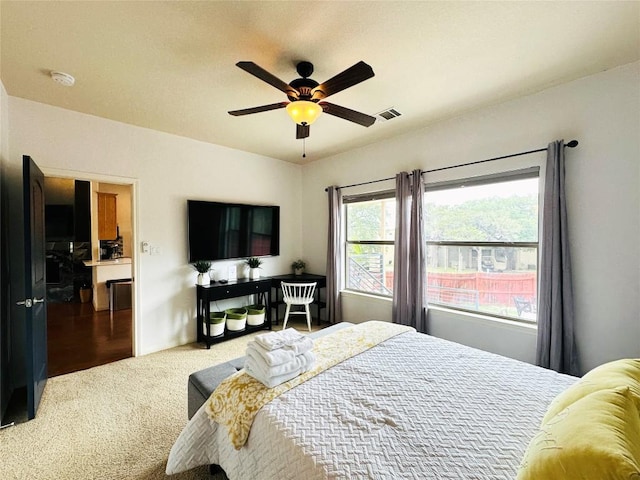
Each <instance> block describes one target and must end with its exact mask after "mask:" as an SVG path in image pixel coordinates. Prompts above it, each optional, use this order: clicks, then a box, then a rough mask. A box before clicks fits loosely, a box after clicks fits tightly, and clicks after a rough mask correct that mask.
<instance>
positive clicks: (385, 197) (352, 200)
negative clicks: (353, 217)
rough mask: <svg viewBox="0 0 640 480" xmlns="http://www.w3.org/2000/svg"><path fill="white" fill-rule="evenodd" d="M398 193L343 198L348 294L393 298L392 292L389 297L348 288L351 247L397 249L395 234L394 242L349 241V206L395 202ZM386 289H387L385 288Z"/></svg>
mask: <svg viewBox="0 0 640 480" xmlns="http://www.w3.org/2000/svg"><path fill="white" fill-rule="evenodd" d="M395 197H396V192H395V190H382V191H379V192H370V193H361V194H357V195H348V196H344V197H342V205H343V209H344V212H343V213H344V262H343V272H342V273H343V275H344V280H345V286H344V290H345V291H348V292H355V293H361V294H365V295H373V296H376V297H381V298H393V291H390V292H389V294H388V295H386V294H384V293H378V292H369V291H367V290H359V289H356V288H351V287H348V286H347V282H348V278H349V276H348V270H349V259H348V249H349V246H350V245H373V246H391V247H394V248H395V242H396V239H395V232H394V237H393V240H349V209H348V208H347V205H349V204H353V203H362V202H369V201H373V200H388V199H390V198H393V199H394V200H395ZM385 289H386V287H385Z"/></svg>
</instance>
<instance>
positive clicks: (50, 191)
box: [45, 171, 135, 377]
mask: <svg viewBox="0 0 640 480" xmlns="http://www.w3.org/2000/svg"><path fill="white" fill-rule="evenodd" d="M134 188H135V182H134V181H131V182H130V183H122V179H117V181H114V180H113V179H108V178H104V177H100V178H87V177H84V178H82V177H79V176H78V175H72V174H69V173H68V172H63V173H62V175H61V174H60V172H48V171H45V202H46V205H45V219H46V225H45V236H46V263H47V329H48V333H47V348H48V376H49V377H52V376H56V375H62V374H66V373H71V372H75V371H78V370H83V369H86V368H91V367H94V366H98V365H103V364H106V363H110V362H114V361H117V360H121V359H124V358H128V357H131V356H133V355H134V354H135V348H134V338H135V336H134V334H135V327H134V326H135V313H134V309H133V308H132V306H133V305H135V302H134V301H133V297H134V296H135V289H134V288H132V284H133V278H134V275H133V272H134V271H135V263H134V262H135V258H134V257H135V255H134V248H133V238H134V228H133V227H134V220H133V217H134V215H133V213H134V211H135V205H134V195H133V192H134ZM105 196H108V197H110V198H111V199H112V200H113V202H112V203H113V210H112V211H110V217H109V220H108V221H109V222H113V229H111V230H107V231H113V232H114V233H107V234H105V233H104V231H105V230H104V228H103V227H104V225H103V220H104V218H105V213H104V211H103V209H102V208H101V207H100V206H99V199H100V198H102V197H105ZM105 235H106V236H105ZM127 296H128V298H126V297H127ZM115 300H118V301H117V302H116V301H115Z"/></svg>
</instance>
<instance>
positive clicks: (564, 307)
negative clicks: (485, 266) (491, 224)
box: [536, 140, 579, 375]
mask: <svg viewBox="0 0 640 480" xmlns="http://www.w3.org/2000/svg"><path fill="white" fill-rule="evenodd" d="M564 177H565V175H564V141H563V140H558V141H555V142H552V143H550V144H549V146H548V148H547V166H546V173H545V180H544V200H543V206H542V241H541V245H540V252H541V253H540V280H539V284H540V286H539V294H538V299H539V300H538V344H537V350H536V362H537V364H538V365H540V366H541V367H545V368H550V369H552V370H555V371H557V372H561V373H568V374H571V375H578V374H579V372H578V365H577V355H576V346H575V338H574V310H573V286H572V282H571V257H570V253H569V238H568V228H567V206H566V196H565V184H564Z"/></svg>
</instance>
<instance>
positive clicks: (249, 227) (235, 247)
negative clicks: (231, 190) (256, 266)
mask: <svg viewBox="0 0 640 480" xmlns="http://www.w3.org/2000/svg"><path fill="white" fill-rule="evenodd" d="M187 219H188V233H189V262H195V261H196V260H226V259H232V258H246V257H263V256H268V255H271V256H273V255H279V254H280V207H278V206H264V205H244V204H239V203H222V202H205V201H200V200H188V201H187Z"/></svg>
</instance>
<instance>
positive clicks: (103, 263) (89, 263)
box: [82, 257, 131, 267]
mask: <svg viewBox="0 0 640 480" xmlns="http://www.w3.org/2000/svg"><path fill="white" fill-rule="evenodd" d="M82 263H84V265H85V266H86V267H108V266H110V265H127V264H128V265H130V264H131V258H129V257H122V258H114V259H113V260H95V261H94V260H84V262H82Z"/></svg>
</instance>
